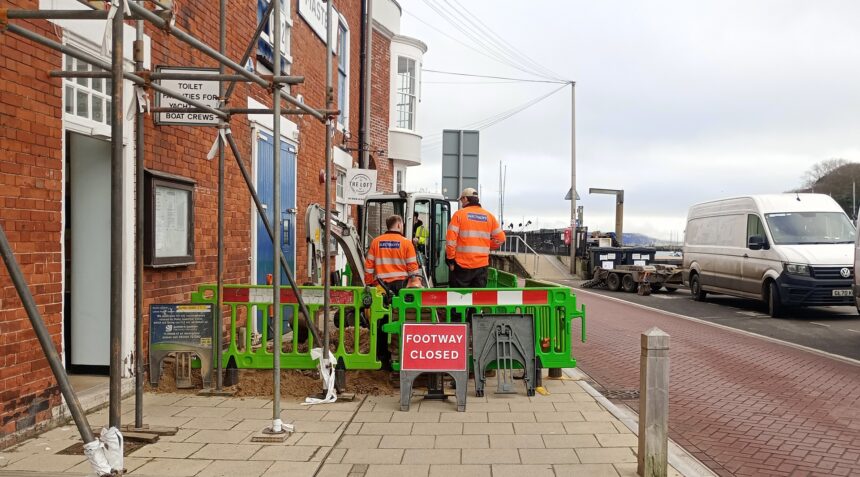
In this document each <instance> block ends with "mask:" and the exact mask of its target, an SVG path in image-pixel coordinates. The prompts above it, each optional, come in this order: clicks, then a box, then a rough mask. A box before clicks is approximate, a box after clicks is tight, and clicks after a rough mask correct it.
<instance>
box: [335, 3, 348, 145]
mask: <svg viewBox="0 0 860 477" xmlns="http://www.w3.org/2000/svg"><path fill="white" fill-rule="evenodd" d="M341 28H343V32H344V35H345V36H346V41H345V42H344V45H345V46H346V48H341V38H340V32H341V31H340V29H341ZM335 33H336V35H335V38H336V39H335V41H336V42H337V45H335V50H336V54H337V55H338V56H337V75H338V76H337V81H338V92H340V75H341V72H342V73H343V75H344V78H345V82H346V87H345V88H343V91H344V94H343V98H341V97H340V94H338V98H337V100H338V104H337V106H338V107H339V108H341V111H340V114H339V115H338V117H337V130H338V131H341V132H343V131H348V130H349V63H350V57H349V56H350V55H349V52H350V40H351V39H350V34H349V24H348V23H347V22H346V18H345V17H344V16H343V15H341V14H338V21H337V30H336V32H335ZM342 50H343V51H342ZM341 55H342V56H341ZM341 58H343V68H342V69H341V61H340V60H341ZM341 99H342V100H343V101H342V102H341Z"/></svg>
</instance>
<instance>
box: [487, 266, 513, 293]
mask: <svg viewBox="0 0 860 477" xmlns="http://www.w3.org/2000/svg"><path fill="white" fill-rule="evenodd" d="M487 288H517V276H516V275H514V274H513V273H508V272H504V271H502V270H498V269H495V268H489V269H488V270H487Z"/></svg>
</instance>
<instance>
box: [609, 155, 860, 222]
mask: <svg viewBox="0 0 860 477" xmlns="http://www.w3.org/2000/svg"><path fill="white" fill-rule="evenodd" d="M855 182H856V183H858V184H860V163H856V162H849V163H847V164H843V165H841V166H839V167H837V168H835V169H833V170H832V171H830V172H828V173H826V174H824V175H823V176H821V177H820V178H818V179H817V180H815V181H814V182H813V183H811V184H809V186H808V187H807V188H804V189H801V192H815V193H817V194H827V195H829V196H830V197H833V199H834V200H835V201H836V202H837V203H838V204H839V205H840V206H842V209H843V210H845V213H846V214H848V216H849V217H852V218H855V217H856V215H855V211H852V210H851V197H852V193H853V186H854V183H855ZM858 194H860V191H858ZM857 199H858V203H860V195H858V197H857ZM626 236H627V234H625V237H626Z"/></svg>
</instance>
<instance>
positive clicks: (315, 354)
mask: <svg viewBox="0 0 860 477" xmlns="http://www.w3.org/2000/svg"><path fill="white" fill-rule="evenodd" d="M326 354H327V355H328V358H327V359H323V358H322V356H323V350H322V348H314V349H312V350H311V359H314V360H318V361H319V364H318V369H319V370H320V378H322V382H323V385H324V386H325V388H326V389H327V390H328V391H327V393H326V396H325V397H324V398H322V399H319V398H312V397H308V398H305V402H303V403H302V404H307V405H310V404H327V403H332V402H336V401H337V390H336V389H335V388H334V367H335V365H336V364H337V358H335V357H334V356H332V354H331V351H328V352H327V353H326Z"/></svg>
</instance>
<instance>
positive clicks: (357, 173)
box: [343, 168, 376, 205]
mask: <svg viewBox="0 0 860 477" xmlns="http://www.w3.org/2000/svg"><path fill="white" fill-rule="evenodd" d="M371 192H376V170H375V169H355V168H353V169H347V171H346V182H345V183H344V187H343V195H344V197H343V198H344V201H345V202H346V203H347V204H359V205H360V204H363V203H364V199H365V198H366V197H367V195H368V194H370V193H371Z"/></svg>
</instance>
